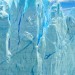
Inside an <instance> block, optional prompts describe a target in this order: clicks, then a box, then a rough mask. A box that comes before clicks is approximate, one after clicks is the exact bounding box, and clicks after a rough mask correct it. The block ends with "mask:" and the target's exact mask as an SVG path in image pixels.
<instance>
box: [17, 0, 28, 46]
mask: <svg viewBox="0 0 75 75" xmlns="http://www.w3.org/2000/svg"><path fill="white" fill-rule="evenodd" d="M27 9H28V0H25V3H24V9H23V11H22V13H21V15H20V19H19V23H18V45H19V44H20V25H21V20H22V17H23V15H24V14H25V12H26V10H27Z"/></svg>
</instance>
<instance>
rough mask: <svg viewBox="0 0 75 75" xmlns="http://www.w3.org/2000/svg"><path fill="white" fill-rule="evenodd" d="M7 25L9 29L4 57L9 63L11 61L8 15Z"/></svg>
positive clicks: (9, 30)
mask: <svg viewBox="0 0 75 75" xmlns="http://www.w3.org/2000/svg"><path fill="white" fill-rule="evenodd" d="M8 23H9V29H8V32H7V34H6V57H7V62H9V61H10V59H11V55H12V54H11V52H10V34H11V23H10V20H9V15H8Z"/></svg>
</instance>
